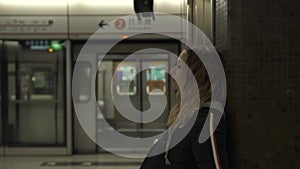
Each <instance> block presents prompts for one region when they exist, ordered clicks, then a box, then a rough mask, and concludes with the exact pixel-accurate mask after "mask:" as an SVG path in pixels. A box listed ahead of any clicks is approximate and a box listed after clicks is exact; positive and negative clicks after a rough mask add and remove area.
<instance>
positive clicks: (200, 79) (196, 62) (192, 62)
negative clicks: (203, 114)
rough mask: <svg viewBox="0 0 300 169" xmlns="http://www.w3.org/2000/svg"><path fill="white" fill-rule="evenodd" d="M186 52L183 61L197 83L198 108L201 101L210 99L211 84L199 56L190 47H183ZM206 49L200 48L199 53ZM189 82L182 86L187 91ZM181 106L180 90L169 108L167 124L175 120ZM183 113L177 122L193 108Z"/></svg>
mask: <svg viewBox="0 0 300 169" xmlns="http://www.w3.org/2000/svg"><path fill="white" fill-rule="evenodd" d="M184 50H185V51H186V53H187V60H186V61H185V64H186V65H187V66H188V67H189V69H190V70H191V72H192V73H193V76H194V78H195V80H196V82H197V85H198V91H199V96H200V103H199V107H198V108H197V109H200V108H201V107H202V105H203V103H205V102H208V101H210V100H211V84H210V80H209V76H208V73H207V71H206V69H205V66H204V65H203V63H202V62H201V60H200V58H199V57H198V56H197V54H196V53H195V52H194V51H193V50H191V49H190V48H185V49H184ZM207 52H208V51H205V49H203V50H201V52H200V53H201V54H203V55H205V54H206V53H207ZM189 87H190V86H189V83H186V85H185V86H184V88H185V89H187V91H190V90H191V89H190V88H189ZM193 92H194V91H190V92H189V94H194V93H193ZM198 101H199V100H198ZM180 108H183V107H181V94H180V91H177V92H176V103H175V105H174V106H173V108H172V109H171V112H170V114H169V117H168V123H167V125H168V126H171V125H172V124H173V123H174V122H175V120H176V119H177V117H178V114H179V112H180ZM186 108H190V107H185V108H183V109H186ZM184 112H185V114H184V115H183V118H180V119H178V120H179V123H181V122H183V121H184V120H186V119H187V118H188V117H190V116H191V115H192V113H194V110H186V111H184Z"/></svg>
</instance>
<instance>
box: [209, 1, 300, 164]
mask: <svg viewBox="0 0 300 169" xmlns="http://www.w3.org/2000/svg"><path fill="white" fill-rule="evenodd" d="M223 3H225V4H227V6H226V5H225V6H223V5H221V4H223ZM299 9H300V1H294V2H291V1H285V0H279V1H278V0H277V1H273V0H265V1H259V0H243V1H233V0H217V5H216V32H215V33H216V45H217V47H218V48H219V49H221V50H223V51H224V50H225V51H226V53H225V69H226V76H227V85H228V100H227V103H228V105H227V106H228V112H227V114H228V120H229V122H230V130H231V134H230V140H231V141H230V143H231V152H230V154H231V155H230V156H231V165H232V168H233V169H241V168H242V169H258V168H261V169H277V168H278V169H299V168H300V161H299V157H300V47H299V46H300V33H299V32H300V31H299V30H300V28H299V26H298V25H299V23H298V22H299V21H298V20H299V18H300V10H299ZM224 20H225V21H224ZM224 25H225V26H224ZM227 28H228V29H227Z"/></svg>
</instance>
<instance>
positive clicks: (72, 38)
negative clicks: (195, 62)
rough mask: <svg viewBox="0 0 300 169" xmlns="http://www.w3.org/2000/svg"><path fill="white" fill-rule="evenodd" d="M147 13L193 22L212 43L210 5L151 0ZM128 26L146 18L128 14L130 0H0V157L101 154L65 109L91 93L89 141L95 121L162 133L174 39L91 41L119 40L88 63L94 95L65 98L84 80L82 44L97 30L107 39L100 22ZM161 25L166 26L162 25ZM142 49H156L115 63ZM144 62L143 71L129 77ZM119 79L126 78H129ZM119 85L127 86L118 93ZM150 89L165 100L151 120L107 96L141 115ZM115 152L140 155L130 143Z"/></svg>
mask: <svg viewBox="0 0 300 169" xmlns="http://www.w3.org/2000/svg"><path fill="white" fill-rule="evenodd" d="M153 11H154V12H159V13H161V15H164V14H169V15H174V16H177V17H179V18H182V19H184V20H187V21H189V22H191V23H193V24H194V25H196V26H197V27H199V28H200V29H201V30H202V31H203V32H204V33H205V35H206V36H207V37H208V38H209V39H210V41H211V42H212V43H214V41H215V38H214V27H215V26H214V1H213V0H195V1H190V0H154V1H153ZM126 15H132V16H135V17H134V18H133V19H132V20H131V21H128V20H125V21H124V20H119V18H121V17H124V16H126ZM148 19H150V20H153V19H154V18H153V17H150V18H148ZM130 24H132V25H134V24H142V25H143V24H146V20H140V18H138V17H136V13H135V10H134V1H133V0H115V1H112V0H69V1H67V0H52V1H38V0H29V1H21V0H9V1H5V0H0V60H1V62H0V64H1V69H0V71H1V72H0V76H1V77H0V79H1V80H0V81H1V83H0V85H1V86H0V87H1V102H0V103H1V114H0V156H1V155H2V156H6V155H70V154H96V153H101V152H105V150H103V149H102V148H101V147H99V146H98V145H97V144H95V142H94V141H93V140H92V139H91V138H90V137H91V136H88V135H87V133H86V132H85V129H83V128H82V126H81V124H80V120H79V118H78V117H77V115H76V112H75V109H74V106H73V104H74V102H86V101H88V100H89V99H90V98H91V95H95V97H96V102H95V110H94V109H93V110H94V111H93V114H92V116H93V117H94V118H93V119H94V120H93V121H91V124H90V125H91V126H93V127H92V128H93V129H94V131H93V138H95V139H96V140H97V139H100V140H101V130H98V127H97V126H98V125H101V122H102V120H103V119H105V120H106V121H107V122H108V123H109V124H110V126H112V127H113V128H114V129H115V130H116V131H118V132H120V133H122V134H124V135H127V136H130V137H137V138H145V137H151V136H154V135H156V134H159V133H161V132H163V131H164V130H165V129H166V128H167V126H166V121H167V117H168V113H169V111H170V109H171V107H172V106H173V105H174V102H175V100H174V92H173V89H172V86H171V85H170V80H171V79H170V77H169V76H168V74H167V72H168V71H169V70H170V68H171V67H172V65H174V64H175V61H173V60H172V59H171V56H170V54H169V52H171V53H173V54H175V55H178V54H179V53H180V51H181V50H182V48H183V45H182V44H181V42H180V40H178V39H174V38H171V37H168V36H163V35H154V34H147V35H141V36H133V37H131V35H132V34H134V33H138V32H139V30H138V29H137V30H131V32H128V33H126V30H125V31H124V34H121V35H116V36H115V35H111V36H110V37H108V38H107V39H104V40H103V41H101V39H100V40H98V41H97V43H96V44H97V45H99V43H100V44H101V43H105V42H107V41H109V40H111V39H109V38H114V40H116V39H119V40H120V42H119V43H118V44H117V45H115V46H114V47H113V48H111V49H110V50H109V52H107V53H106V54H105V57H104V58H103V60H102V62H101V64H99V65H96V67H97V75H96V77H95V79H96V80H95V91H91V90H90V89H88V88H86V89H82V90H78V91H77V92H76V94H74V93H73V94H72V83H76V84H82V85H84V84H85V83H86V82H87V81H89V80H90V78H91V75H90V73H89V72H90V71H91V70H89V69H90V68H89V65H87V64H85V63H80V62H79V63H78V62H77V59H78V56H79V55H80V54H81V52H82V48H83V47H84V45H85V44H86V42H87V41H93V40H91V39H90V37H91V36H92V35H93V34H94V33H95V32H97V30H105V31H107V32H108V34H113V32H110V30H107V28H108V25H109V26H111V27H115V28H116V29H126V26H128V25H130ZM162 24H166V25H167V24H170V23H168V20H164V23H162ZM164 31H168V30H164ZM147 48H159V49H162V50H161V52H152V51H151V50H146V51H145V52H143V53H140V54H139V55H138V57H136V58H132V59H131V60H126V61H123V60H124V59H125V58H126V57H127V56H128V55H130V54H132V53H134V52H136V51H140V50H143V49H147ZM167 51H168V52H167ZM95 58H97V57H95ZM121 62H122V64H121ZM75 65H77V66H80V67H81V68H82V69H85V70H86V72H87V73H86V74H85V75H83V76H82V79H79V80H77V81H76V80H75V81H74V80H72V76H73V73H74V67H75ZM149 65H151V68H150V69H147V70H145V71H141V72H140V73H136V72H138V71H139V70H140V69H143V68H144V67H147V66H149ZM114 73H115V74H116V77H117V78H115V77H114V76H113V74H114ZM124 75H129V76H132V80H131V81H129V80H128V79H126V78H124V77H123V76H124ZM112 81H114V85H111V82H112ZM127 83H130V84H129V86H130V88H129V89H128V90H126V89H123V88H124V86H126V84H127ZM87 86H88V85H87ZM155 87H156V88H159V89H160V91H159V92H157V93H156V95H155V96H153V97H159V96H160V95H165V96H166V97H167V100H169V101H168V102H167V104H166V108H165V110H164V112H163V113H162V114H161V115H160V116H159V118H157V119H156V120H155V121H153V122H151V123H146V124H144V123H134V122H131V121H130V120H128V119H126V118H125V117H123V116H122V115H121V114H120V113H119V112H118V110H117V109H116V108H115V106H114V102H113V97H112V95H113V94H115V95H118V96H119V97H118V99H119V100H118V102H120V103H122V101H123V100H122V99H126V98H127V97H129V98H130V101H131V104H132V105H133V106H134V107H135V108H136V109H138V110H140V111H145V110H147V109H149V106H150V105H149V95H150V93H151V91H152V90H153V88H155ZM155 100H156V101H157V102H160V100H159V99H155ZM96 107H97V108H99V109H100V110H101V112H102V114H99V113H97V111H96ZM140 118H141V119H143V115H141V116H140ZM119 151H125V152H139V151H144V150H143V149H141V147H139V146H137V147H135V148H131V149H121V148H120V150H119Z"/></svg>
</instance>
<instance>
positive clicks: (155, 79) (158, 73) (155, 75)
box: [146, 66, 166, 95]
mask: <svg viewBox="0 0 300 169" xmlns="http://www.w3.org/2000/svg"><path fill="white" fill-rule="evenodd" d="M165 84H166V68H165V67H159V66H158V67H151V68H150V69H148V70H147V86H146V92H147V94H150V93H151V94H155V95H161V94H164V93H165V91H166V85H165Z"/></svg>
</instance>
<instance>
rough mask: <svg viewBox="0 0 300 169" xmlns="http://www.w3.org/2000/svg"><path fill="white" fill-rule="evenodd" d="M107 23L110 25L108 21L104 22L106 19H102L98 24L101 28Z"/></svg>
mask: <svg viewBox="0 0 300 169" xmlns="http://www.w3.org/2000/svg"><path fill="white" fill-rule="evenodd" d="M105 25H108V23H104V20H102V21H101V22H100V23H99V24H98V26H99V27H100V28H103V26H105Z"/></svg>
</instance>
